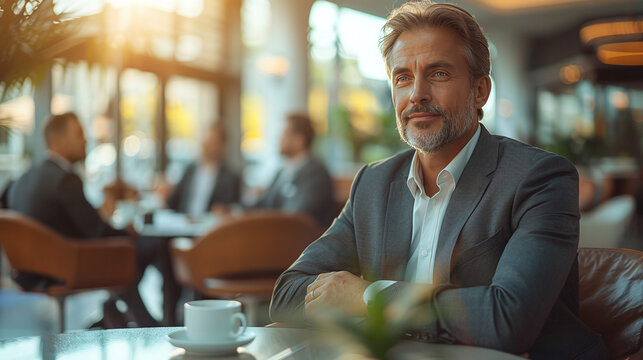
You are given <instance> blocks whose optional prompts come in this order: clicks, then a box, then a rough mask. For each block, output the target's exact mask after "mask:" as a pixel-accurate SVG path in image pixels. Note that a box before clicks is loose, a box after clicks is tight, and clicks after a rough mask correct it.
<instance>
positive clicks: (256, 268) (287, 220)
mask: <svg viewBox="0 0 643 360" xmlns="http://www.w3.org/2000/svg"><path fill="white" fill-rule="evenodd" d="M319 235H321V229H320V228H319V226H318V225H317V223H316V222H315V220H313V219H312V218H311V217H309V216H307V215H302V214H292V213H282V212H274V211H269V212H267V211H262V212H253V213H248V214H245V215H243V216H242V217H240V218H235V219H232V220H230V221H227V222H225V223H223V224H221V225H220V226H218V227H217V228H216V229H214V230H213V231H211V232H210V233H208V234H207V235H205V236H203V237H202V238H200V239H197V240H196V242H195V244H194V246H193V247H192V248H191V249H187V250H181V249H179V248H177V247H176V245H174V246H173V248H172V256H173V261H174V265H175V273H176V275H177V279H178V280H179V282H181V283H183V284H186V285H191V286H193V287H195V288H196V289H197V290H200V289H201V286H202V283H203V280H205V279H208V278H221V279H226V278H252V277H253V276H257V277H273V278H274V279H276V278H277V276H278V275H279V274H280V273H281V272H283V271H284V270H285V269H286V268H288V266H290V264H292V263H293V262H294V261H295V260H296V259H297V258H298V257H299V255H300V254H301V252H302V251H303V250H304V249H305V248H306V246H308V245H309V244H310V243H311V242H312V241H314V240H315V239H317V237H319Z"/></svg>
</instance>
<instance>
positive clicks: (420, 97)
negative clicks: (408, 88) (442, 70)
mask: <svg viewBox="0 0 643 360" xmlns="http://www.w3.org/2000/svg"><path fill="white" fill-rule="evenodd" d="M410 100H411V103H413V104H426V103H429V102H431V86H430V84H429V82H428V81H426V80H425V79H423V78H421V77H416V78H415V81H414V82H413V92H412V93H411V99H410Z"/></svg>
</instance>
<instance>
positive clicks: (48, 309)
mask: <svg viewBox="0 0 643 360" xmlns="http://www.w3.org/2000/svg"><path fill="white" fill-rule="evenodd" d="M400 3H401V1H387V0H336V1H325V0H316V1H315V0H57V1H53V2H51V1H42V2H40V1H24V0H16V1H7V0H5V1H0V6H1V10H0V11H1V12H0V25H1V26H0V32H1V34H0V75H1V78H0V86H1V87H0V89H1V91H2V94H3V95H2V99H1V101H2V102H1V104H0V191H1V190H2V189H4V188H5V187H6V186H7V185H8V184H9V183H10V182H11V181H12V180H15V179H17V178H18V177H19V176H20V175H21V174H22V173H23V172H24V171H25V170H26V169H28V168H29V166H30V165H32V164H34V163H36V162H38V161H41V160H42V159H43V158H44V157H46V155H47V150H46V147H45V145H44V142H43V141H42V128H43V125H44V123H45V120H46V119H47V117H48V116H49V115H50V114H61V113H65V112H68V111H74V112H75V113H77V114H78V115H79V118H80V120H81V122H82V123H83V126H84V128H85V133H86V137H87V158H86V160H85V163H84V170H83V179H84V186H85V193H86V195H87V198H88V199H89V200H90V202H91V203H92V204H93V205H94V206H95V207H99V206H100V205H101V204H102V203H103V202H104V196H105V195H104V194H105V192H104V191H103V189H104V188H105V187H106V186H109V185H110V184H114V183H115V182H117V181H119V180H120V181H123V182H125V183H126V184H128V185H129V186H130V187H131V188H133V189H135V190H136V191H137V192H138V193H139V194H141V198H143V199H147V200H149V201H151V202H153V201H154V198H155V196H159V193H161V192H162V191H161V190H159V189H162V188H163V187H164V186H165V185H168V184H169V186H172V185H173V184H176V183H177V182H178V181H179V179H180V177H181V175H182V174H183V172H184V170H185V168H186V167H187V166H188V165H189V164H190V163H191V162H192V161H193V160H194V159H195V158H198V155H199V152H200V144H201V143H202V141H203V140H204V136H206V135H207V133H208V131H207V129H208V128H209V127H210V126H211V123H212V122H213V121H214V120H220V121H223V123H224V125H225V127H226V129H227V132H228V141H227V156H228V162H229V163H230V165H231V166H232V167H234V168H235V169H237V170H238V171H240V172H241V173H242V178H243V191H242V196H243V200H244V201H250V200H252V197H253V196H254V194H256V192H255V191H254V189H257V188H266V187H267V186H268V185H269V182H270V180H271V179H272V177H273V175H274V174H275V172H276V171H277V169H278V168H279V167H280V165H281V162H282V158H281V156H280V154H279V141H280V134H281V133H282V131H283V128H284V125H285V118H286V115H287V114H288V113H290V112H292V111H299V112H305V113H307V114H309V115H310V117H311V119H312V122H313V126H314V128H315V131H316V133H317V140H316V142H315V143H314V148H313V152H314V153H315V155H316V156H317V157H318V158H319V159H321V160H323V162H324V163H325V165H326V166H327V168H328V169H329V171H330V173H331V175H332V177H333V179H334V183H335V192H336V194H335V197H336V198H337V199H338V201H339V202H342V201H345V199H346V198H347V196H348V186H349V185H350V181H351V180H352V176H353V175H354V174H355V172H356V171H357V169H358V168H359V167H360V166H361V165H362V164H364V163H367V162H370V161H374V160H377V159H381V158H384V157H388V156H390V155H393V154H395V153H397V152H399V151H402V150H404V149H406V148H407V147H406V146H405V145H404V144H403V143H402V142H401V141H400V140H399V137H398V134H397V131H396V129H395V115H394V110H393V107H392V103H391V100H390V87H389V83H388V82H387V76H386V72H385V69H384V65H383V62H382V60H381V57H380V54H379V49H378V37H379V34H380V28H381V26H382V25H383V24H384V21H385V16H386V15H387V14H388V12H389V11H390V10H391V9H392V8H395V7H397V6H398V5H399V4H400ZM454 3H457V4H459V5H461V6H463V7H465V8H466V9H468V10H469V11H471V12H472V13H473V14H474V15H475V16H476V17H477V19H478V21H479V22H480V23H481V25H482V26H483V28H484V30H485V32H486V34H487V36H488V39H489V43H490V48H491V57H492V72H491V77H492V81H493V88H492V93H491V96H490V98H489V101H488V103H487V104H486V106H485V107H484V119H483V120H482V123H483V124H484V125H485V126H486V127H487V128H488V129H489V130H490V131H491V132H492V133H495V134H498V135H504V136H508V137H511V138H514V139H518V140H521V141H523V142H527V143H529V144H533V145H535V146H539V147H542V148H544V149H547V150H549V151H552V152H555V153H558V154H560V155H563V156H565V157H567V158H568V159H570V160H571V161H572V162H573V163H574V164H576V165H577V167H578V169H579V173H580V176H581V178H580V204H579V205H580V207H581V210H582V219H581V246H588V247H624V248H633V249H638V250H641V249H643V187H642V184H643V183H642V182H641V179H642V178H643V177H642V176H643V171H642V169H643V3H642V2H641V1H638V0H460V1H454ZM9 12H14V13H19V14H16V15H17V16H22V17H23V23H22V26H23V27H22V28H21V29H16V27H15V26H14V25H12V24H15V22H13V21H14V20H12V22H11V23H10V22H9V20H8V19H9V16H8V13H9ZM34 14H37V15H38V16H35V15H34ZM12 26H13V27H12ZM1 231H2V230H0V232H1ZM0 236H1V235H0ZM2 268H3V269H2V272H1V274H2V282H1V289H0V338H8V337H15V336H22V335H38V334H45V333H51V332H55V331H56V329H57V328H58V326H59V324H58V323H57V321H58V320H57V316H58V315H57V313H56V311H57V310H56V306H55V304H54V303H53V302H52V300H51V299H49V298H48V297H47V296H45V295H37V294H31V293H24V292H20V291H17V290H16V286H15V285H14V284H13V283H12V281H11V279H10V278H9V276H8V272H9V271H8V269H7V268H8V265H7V261H6V260H3V261H2ZM160 281H161V280H160V275H159V274H158V272H157V271H156V270H155V269H154V268H151V267H150V268H149V269H148V271H147V272H146V273H145V277H144V281H142V282H141V284H140V285H139V289H141V293H142V295H143V300H144V301H145V303H146V304H147V306H148V308H149V309H150V312H151V313H152V315H153V316H154V317H156V318H157V319H160V318H161V317H162V306H161V297H162V295H161V294H160V293H159V292H158V288H159V287H160V285H159V282H160ZM107 296H108V295H107V294H106V292H105V291H94V292H85V293H81V294H78V295H75V296H72V297H69V299H68V300H67V309H68V311H67V314H66V316H67V318H66V324H67V325H66V328H67V329H68V330H73V329H83V328H86V327H87V326H88V324H90V323H92V322H93V321H96V319H97V318H99V317H100V311H101V310H100V304H101V302H102V301H103V300H104V299H105V298H106V297H107ZM69 310H71V311H69ZM256 321H258V322H261V320H256Z"/></svg>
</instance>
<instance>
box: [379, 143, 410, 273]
mask: <svg viewBox="0 0 643 360" xmlns="http://www.w3.org/2000/svg"><path fill="white" fill-rule="evenodd" d="M412 154H413V152H411V156H410V157H409V158H408V159H407V161H406V163H405V164H404V165H403V166H401V167H400V171H399V173H398V174H397V176H396V177H395V180H394V181H392V182H391V185H390V187H389V194H388V202H387V206H386V216H385V219H386V223H385V225H384V244H383V249H382V270H381V271H382V273H381V274H380V276H381V278H382V279H389V280H403V279H404V272H405V271H406V264H407V263H408V260H409V249H410V247H411V237H412V236H413V196H412V195H411V192H410V191H409V188H408V186H407V185H406V178H407V176H408V174H409V169H410V166H411V158H412V156H413V155H412Z"/></svg>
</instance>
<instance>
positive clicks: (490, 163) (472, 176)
mask: <svg viewBox="0 0 643 360" xmlns="http://www.w3.org/2000/svg"><path fill="white" fill-rule="evenodd" d="M480 126H481V133H480V139H479V140H478V144H477V145H476V148H475V150H474V151H473V154H472V155H471V158H470V159H469V162H468V163H467V165H466V167H465V168H464V171H463V172H462V175H461V176H460V180H459V181H458V184H457V186H456V188H455V191H454V192H453V194H452V195H451V200H450V201H449V206H448V207H447V210H446V213H445V214H444V220H443V221H442V227H441V228H440V236H439V238H438V246H437V250H436V257H435V267H434V272H433V283H434V284H444V283H448V282H449V281H450V274H451V256H452V254H453V248H454V246H455V244H456V241H457V239H458V235H459V234H460V231H461V230H462V227H463V226H464V224H465V223H466V221H467V220H468V219H469V216H471V213H472V212H473V210H474V209H475V208H476V206H477V205H478V203H479V202H480V199H481V198H482V195H483V194H484V192H485V191H486V189H487V186H488V185H489V182H490V181H491V177H490V176H489V175H490V174H491V173H493V171H494V170H495V169H496V166H497V161H498V141H497V140H496V139H495V138H494V137H493V136H491V135H490V134H489V132H488V131H487V130H486V129H485V128H484V126H482V125H480Z"/></svg>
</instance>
